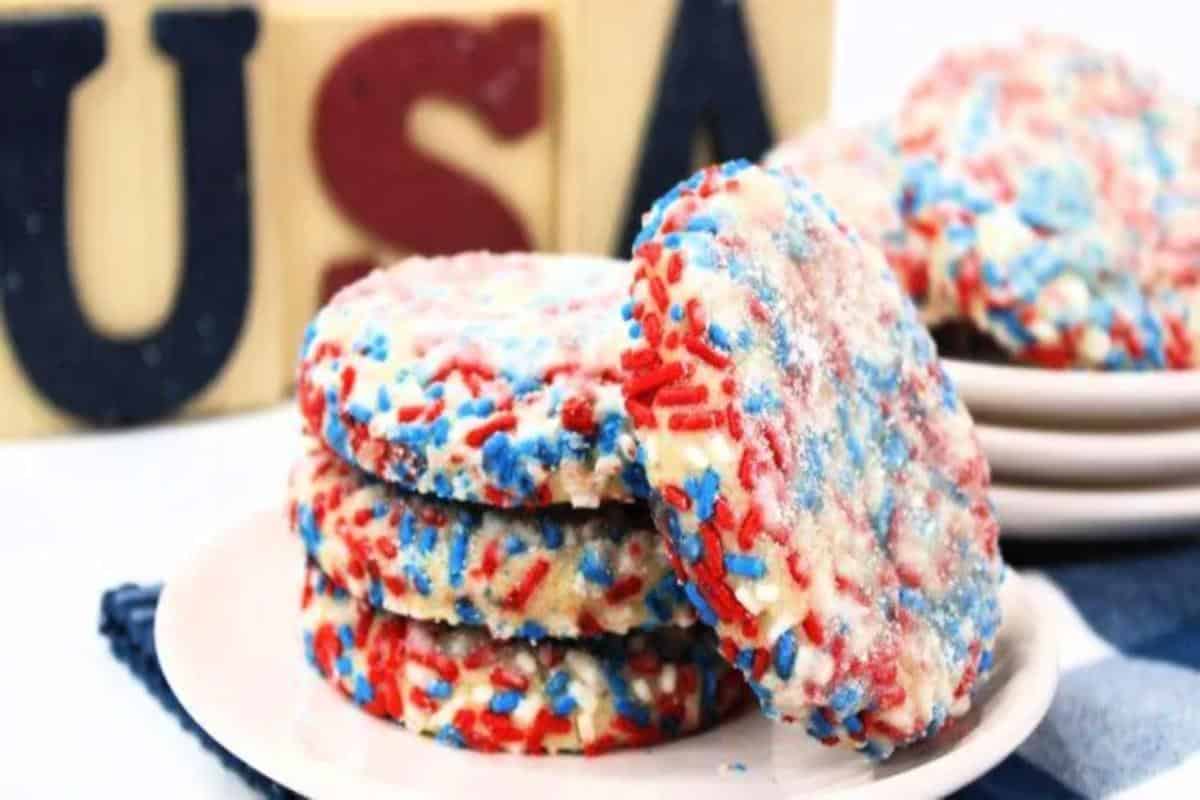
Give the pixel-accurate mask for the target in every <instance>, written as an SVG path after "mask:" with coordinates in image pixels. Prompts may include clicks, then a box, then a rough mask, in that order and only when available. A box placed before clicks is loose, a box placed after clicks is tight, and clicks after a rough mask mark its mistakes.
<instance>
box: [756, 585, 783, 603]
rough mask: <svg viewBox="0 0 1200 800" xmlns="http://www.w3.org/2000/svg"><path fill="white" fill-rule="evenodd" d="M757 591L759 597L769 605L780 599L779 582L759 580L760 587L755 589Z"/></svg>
mask: <svg viewBox="0 0 1200 800" xmlns="http://www.w3.org/2000/svg"><path fill="white" fill-rule="evenodd" d="M755 593H756V594H757V595H758V599H759V600H761V601H762V602H763V604H764V605H768V606H769V605H771V604H772V603H774V602H775V601H776V600H778V599H779V586H778V584H774V583H769V582H766V581H759V583H758V588H757V589H755Z"/></svg>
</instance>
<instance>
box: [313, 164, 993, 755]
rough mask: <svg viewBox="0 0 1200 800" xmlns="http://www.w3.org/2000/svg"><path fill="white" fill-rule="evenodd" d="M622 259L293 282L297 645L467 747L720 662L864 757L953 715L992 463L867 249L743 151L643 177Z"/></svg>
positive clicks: (685, 692)
mask: <svg viewBox="0 0 1200 800" xmlns="http://www.w3.org/2000/svg"><path fill="white" fill-rule="evenodd" d="M632 256H633V258H632V261H631V262H628V263H626V262H615V261H602V260H586V259H580V258H554V257H549V256H535V255H509V256H494V255H484V254H468V255H463V256H458V257H454V258H448V259H433V260H410V261H408V262H406V263H403V264H401V265H398V266H397V267H394V268H392V269H390V270H384V271H380V272H376V273H375V274H373V275H371V276H369V277H367V278H366V279H364V280H363V281H361V282H359V283H358V284H355V285H353V286H351V287H349V288H347V289H346V290H344V291H343V292H342V293H341V294H340V295H338V296H337V297H336V298H335V299H334V300H333V302H332V303H331V304H330V305H329V306H328V307H327V308H325V309H324V310H322V311H321V312H320V314H319V315H318V316H317V318H316V320H315V321H314V323H313V325H312V328H311V330H310V333H309V335H308V337H307V340H306V342H305V344H304V349H303V359H302V365H301V370H300V388H299V402H300V406H301V409H302V412H303V416H304V419H305V425H306V429H307V435H308V436H309V437H310V440H311V443H310V449H309V453H308V455H306V456H305V457H304V458H303V459H302V460H301V462H300V463H299V464H298V465H297V467H296V469H295V472H294V475H293V480H292V501H293V502H292V525H293V527H294V529H295V530H296V531H297V532H298V533H299V535H300V536H301V537H302V538H303V540H304V542H305V545H306V549H307V553H308V564H309V566H308V578H307V582H306V589H305V594H304V606H305V612H304V619H305V636H306V643H307V647H308V653H309V658H310V660H311V661H312V662H313V664H314V665H315V666H316V667H317V668H318V669H319V670H320V671H321V672H322V673H323V674H324V675H325V676H326V677H327V678H328V679H329V680H330V681H332V682H333V683H334V684H336V685H337V686H338V687H339V688H340V689H341V690H342V691H343V692H345V693H346V694H347V695H349V696H351V697H352V698H353V699H354V701H355V702H357V703H358V704H359V705H361V706H362V707H364V708H365V709H367V710H368V711H371V712H373V713H376V714H381V715H387V716H390V717H392V718H394V719H397V720H400V721H402V722H404V723H405V725H406V726H407V727H409V728H410V729H412V730H416V731H421V732H426V733H430V734H432V735H435V736H437V737H438V738H439V739H442V740H443V741H446V742H450V743H453V744H456V745H459V746H465V747H471V748H476V749H482V750H511V751H528V752H541V751H552V752H553V751H575V750H581V751H583V752H585V753H596V752H602V751H604V750H607V749H610V748H613V747H618V746H637V745H644V744H649V743H652V742H659V741H662V740H664V739H667V738H670V737H673V736H678V735H681V734H684V733H687V732H689V731H694V730H698V729H700V728H701V727H704V726H706V725H709V724H712V723H714V722H716V721H718V720H719V719H720V718H721V717H722V716H723V715H726V714H728V713H730V712H731V711H732V710H734V709H735V708H737V707H738V705H739V701H740V699H741V698H742V697H743V696H744V695H745V691H744V689H745V687H746V686H747V685H748V686H749V688H750V690H752V691H753V693H754V695H755V697H756V699H757V701H758V703H759V705H760V706H761V708H762V711H763V713H764V714H766V715H767V716H768V717H770V718H771V719H774V720H778V721H781V722H785V723H797V724H800V725H802V726H803V727H804V728H806V729H807V730H808V731H809V732H810V733H811V734H812V735H813V736H814V737H816V738H817V739H819V740H820V741H822V742H824V743H826V744H829V745H844V746H848V747H852V748H854V749H857V750H860V751H862V752H864V753H866V754H868V755H870V756H873V757H886V756H887V755H889V754H890V753H891V752H892V751H893V750H894V749H895V748H896V747H897V746H900V745H904V744H908V743H911V742H914V741H917V740H920V739H922V738H925V737H927V736H930V735H932V734H934V733H936V732H937V731H938V730H939V729H941V728H942V727H943V726H944V725H946V724H947V723H949V722H952V721H953V720H954V719H955V718H957V717H959V716H961V715H962V714H964V713H966V712H967V710H968V709H969V708H970V706H971V701H972V697H973V695H974V691H975V689H976V687H977V686H978V685H979V684H980V682H981V680H982V679H983V678H984V677H986V676H987V674H988V673H989V671H990V669H991V665H992V662H993V656H992V649H993V646H994V643H995V640H996V634H997V629H998V626H999V620H1000V607H999V600H998V586H999V584H1000V581H1001V578H1002V575H1003V565H1002V562H1001V560H1000V556H999V551H998V547H997V535H998V529H997V525H996V522H995V519H994V517H993V515H992V509H991V506H990V504H989V502H988V496H987V492H988V486H989V474H988V466H987V462H986V461H985V460H984V459H983V456H982V454H981V453H980V450H979V447H978V444H977V442H976V440H975V436H974V429H973V426H972V421H971V418H970V416H969V414H968V413H967V411H966V409H965V407H964V406H963V404H962V402H961V400H960V399H959V398H958V396H957V394H956V393H955V390H954V386H953V384H952V383H951V382H950V379H949V378H948V377H947V375H946V373H945V372H944V371H943V370H942V368H941V365H940V364H939V362H938V359H937V352H936V349H935V347H934V345H933V342H932V341H931V340H930V338H929V334H928V332H927V331H926V330H925V329H924V328H923V327H922V326H921V324H920V322H919V320H918V318H917V314H916V310H915V309H914V307H913V305H912V303H911V302H910V301H909V299H908V298H907V297H906V296H905V294H904V292H903V291H901V289H900V287H899V285H898V283H897V281H896V279H895V277H894V276H893V274H892V272H891V271H890V270H889V268H888V267H887V264H886V262H885V261H884V258H883V256H882V255H881V254H880V253H879V251H878V250H877V249H876V248H874V247H872V246H871V245H870V244H867V243H864V242H863V241H862V240H860V239H859V237H858V236H857V234H855V233H854V232H853V231H852V230H850V229H849V228H847V227H846V226H845V225H844V224H843V223H842V222H840V220H839V218H838V217H837V215H836V214H835V213H834V212H833V211H832V210H831V209H830V208H829V207H828V205H826V203H825V201H824V199H823V198H822V196H821V195H820V194H819V193H818V192H816V191H815V190H814V189H813V187H811V186H809V185H808V184H807V182H805V181H804V180H803V179H800V178H796V177H792V176H788V175H785V174H783V173H778V172H771V171H767V170H763V169H760V168H758V167H754V166H751V165H749V164H746V163H744V162H734V163H729V164H725V165H722V166H719V167H710V168H708V169H706V170H704V171H703V172H701V173H699V174H697V175H695V176H694V177H693V178H691V179H689V180H688V181H686V182H684V183H682V184H680V185H679V186H677V187H676V188H674V189H673V190H671V191H670V192H669V193H667V194H666V195H665V196H664V197H663V198H661V199H660V200H659V201H658V202H656V203H655V204H654V206H653V207H652V208H651V209H650V211H649V212H648V213H647V215H646V217H645V228H644V230H643V231H642V233H641V235H640V236H639V237H638V238H637V240H636V242H635V244H634V251H633V254H632ZM647 508H648V511H647ZM651 520H652V521H651ZM693 615H694V616H695V617H696V618H698V619H699V623H697V624H693V622H694V616H693ZM714 634H715V635H714ZM710 637H711V638H710ZM734 668H736V669H734Z"/></svg>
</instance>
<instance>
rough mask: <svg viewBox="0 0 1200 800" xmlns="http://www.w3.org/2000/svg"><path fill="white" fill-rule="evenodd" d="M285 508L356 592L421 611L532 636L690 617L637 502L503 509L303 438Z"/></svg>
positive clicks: (382, 604) (308, 543) (332, 571)
mask: <svg viewBox="0 0 1200 800" xmlns="http://www.w3.org/2000/svg"><path fill="white" fill-rule="evenodd" d="M306 445H307V446H306V448H305V449H306V453H305V454H304V455H303V456H302V457H301V458H300V460H299V461H298V462H297V463H296V465H295V466H294V467H293V469H292V474H291V480H290V482H289V496H290V498H289V499H290V505H289V516H290V520H291V526H292V530H293V531H295V532H296V533H298V534H299V536H300V537H301V539H303V541H304V544H305V547H306V549H307V551H308V555H309V557H310V558H312V559H313V560H314V561H315V562H316V564H317V565H318V566H319V567H320V568H321V570H322V571H323V572H324V573H325V574H327V575H330V576H332V577H333V579H334V580H335V581H336V582H337V583H338V585H340V586H344V587H345V588H346V589H347V590H348V591H349V592H350V593H351V594H352V595H354V596H355V597H359V598H363V599H368V600H370V602H371V603H372V605H374V606H376V607H378V608H382V609H385V610H387V611H391V612H394V613H397V614H402V615H404V616H408V617H414V618H417V619H423V620H435V621H442V622H448V623H451V624H456V625H458V624H466V625H481V626H484V627H486V628H487V629H488V630H489V631H490V632H491V633H492V635H494V636H497V637H500V638H510V637H520V638H525V639H541V638H544V637H546V636H556V637H580V636H591V635H595V634H597V633H601V632H606V633H626V632H628V631H632V630H635V629H639V628H651V627H658V626H663V625H676V626H687V625H690V624H692V623H693V622H694V621H695V614H694V612H693V611H692V608H691V606H690V605H689V604H688V602H687V600H686V599H685V598H684V597H683V593H682V589H681V588H680V587H679V584H678V583H677V582H676V580H675V574H674V572H672V569H671V564H670V562H669V561H668V559H667V556H666V553H665V551H664V548H663V545H662V543H661V541H660V540H659V537H658V536H657V534H656V533H655V532H654V529H653V526H652V524H651V521H650V515H649V512H648V511H647V510H646V509H645V506H644V505H637V506H616V505H608V506H605V507H604V508H602V509H599V510H573V509H566V508H556V509H541V510H538V511H504V510H499V509H491V508H486V507H481V506H471V505H466V504H462V503H454V502H447V501H442V500H437V499H435V498H430V497H421V496H419V495H414V494H410V493H406V492H403V491H401V490H398V489H396V487H394V486H390V485H388V484H385V483H383V482H381V481H379V480H377V479H372V478H368V477H367V476H365V475H364V474H363V473H361V472H359V471H357V470H354V469H353V468H351V467H349V466H348V465H346V464H344V463H342V462H341V461H340V460H339V459H338V458H337V457H336V456H335V455H333V454H332V453H331V452H329V450H328V449H326V448H325V447H324V446H322V445H320V444H317V443H316V442H315V441H313V440H311V439H310V440H307V442H306Z"/></svg>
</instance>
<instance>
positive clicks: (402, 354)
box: [299, 253, 644, 507]
mask: <svg viewBox="0 0 1200 800" xmlns="http://www.w3.org/2000/svg"><path fill="white" fill-rule="evenodd" d="M628 282H629V266H628V264H627V263H626V262H621V261H610V260H606V259H599V258H585V257H573V256H549V255H533V254H510V255H495V254H490V253H465V254H462V255H457V256H453V257H447V258H429V259H421V258H410V259H407V260H405V261H402V262H400V263H399V264H396V265H395V266H393V267H390V268H388V269H385V270H378V271H376V272H374V273H372V274H370V275H368V276H367V277H366V278H364V279H362V280H360V281H358V282H357V283H355V284H352V285H351V286H349V287H347V288H346V289H344V290H342V291H341V292H339V293H338V294H337V295H336V296H335V297H334V298H333V300H332V301H331V302H330V304H329V305H328V306H326V307H325V308H323V309H322V310H321V311H320V313H318V314H317V316H316V318H315V319H314V320H313V322H312V324H311V325H310V326H309V329H308V332H307V334H306V336H305V340H304V346H303V348H302V352H301V364H300V377H299V383H300V386H299V397H300V403H301V410H302V411H303V413H304V416H305V419H306V420H307V425H308V428H309V431H310V432H311V433H313V434H314V435H316V436H318V437H320V438H321V439H323V440H324V442H325V443H326V444H327V445H328V446H329V447H330V448H332V449H333V450H334V451H335V452H337V453H338V455H340V456H342V457H343V458H344V459H346V460H347V461H349V462H351V463H354V464H357V465H358V466H359V467H360V468H362V469H364V470H366V471H367V472H370V473H373V474H375V475H377V476H378V477H380V478H383V479H384V480H387V481H390V482H393V483H396V484H398V485H400V486H403V487H404V488H406V489H411V490H413V491H417V492H422V493H425V494H433V495H436V496H438V497H441V498H452V499H454V500H462V501H467V502H479V503H485V504H487V505H492V506H500V507H512V506H522V505H538V506H541V505H548V504H551V503H563V502H569V503H571V504H573V505H576V506H586V507H593V506H596V505H598V504H599V503H600V501H602V500H626V499H628V498H630V497H632V496H635V495H638V494H639V493H644V490H643V481H642V476H641V473H640V470H638V469H637V468H636V466H631V463H632V456H633V448H634V445H633V442H632V439H631V438H630V437H629V435H628V432H627V430H626V423H625V419H624V415H623V413H622V410H621V397H620V387H619V380H620V375H619V368H620V364H619V360H618V350H619V342H620V331H619V328H617V327H616V326H617V325H618V324H619V323H618V320H617V318H616V315H617V308H618V307H619V306H620V303H621V301H622V299H623V296H624V292H625V289H626V287H627V286H628Z"/></svg>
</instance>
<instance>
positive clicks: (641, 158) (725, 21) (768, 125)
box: [558, 0, 833, 257]
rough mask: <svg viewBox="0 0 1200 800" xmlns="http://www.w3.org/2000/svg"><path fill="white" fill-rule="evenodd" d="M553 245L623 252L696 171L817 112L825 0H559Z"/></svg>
mask: <svg viewBox="0 0 1200 800" xmlns="http://www.w3.org/2000/svg"><path fill="white" fill-rule="evenodd" d="M561 21H562V31H563V34H562V35H563V39H562V44H561V48H562V52H563V59H564V68H563V75H562V84H563V86H564V87H566V91H565V92H564V94H563V98H562V101H563V102H562V109H561V114H562V118H561V121H560V125H561V128H562V133H561V136H560V139H559V215H558V237H559V238H558V246H559V248H560V249H562V250H566V251H581V252H594V253H611V254H614V255H618V256H621V257H627V256H628V255H629V243H630V242H631V241H632V239H633V237H634V236H635V235H636V233H637V231H638V230H639V229H640V217H641V214H642V213H643V212H644V211H646V210H647V209H648V208H649V206H650V204H651V203H652V202H653V200H654V199H655V198H656V197H658V196H659V195H660V194H662V193H663V192H664V191H666V190H667V189H669V188H670V187H671V186H672V185H674V183H675V182H677V181H679V180H681V179H683V178H685V177H687V176H688V175H689V174H690V173H691V172H692V171H693V170H694V168H696V167H698V166H701V165H702V164H704V163H708V162H711V161H716V160H727V159H730V158H737V157H741V158H749V159H752V160H757V159H758V158H759V157H760V156H761V155H762V154H763V152H764V151H765V150H766V148H767V147H769V146H770V144H771V143H772V142H773V141H774V139H775V137H776V135H777V134H792V133H794V132H796V131H798V130H800V129H801V128H803V127H804V126H805V125H807V124H809V123H810V122H813V121H815V120H817V119H819V118H820V117H821V116H823V115H824V113H825V111H826V109H827V107H828V103H829V90H830V68H831V60H832V39H833V34H832V26H833V0H788V2H778V0H742V2H740V3H739V2H728V0H642V2H637V3H632V2H630V3H626V2H592V0H563V2H562V6H561Z"/></svg>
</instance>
